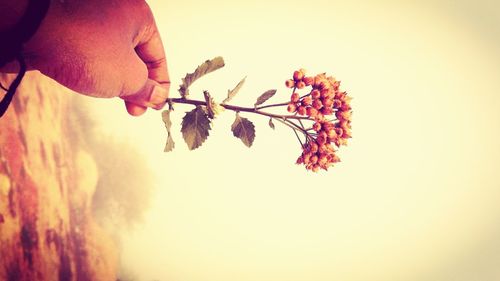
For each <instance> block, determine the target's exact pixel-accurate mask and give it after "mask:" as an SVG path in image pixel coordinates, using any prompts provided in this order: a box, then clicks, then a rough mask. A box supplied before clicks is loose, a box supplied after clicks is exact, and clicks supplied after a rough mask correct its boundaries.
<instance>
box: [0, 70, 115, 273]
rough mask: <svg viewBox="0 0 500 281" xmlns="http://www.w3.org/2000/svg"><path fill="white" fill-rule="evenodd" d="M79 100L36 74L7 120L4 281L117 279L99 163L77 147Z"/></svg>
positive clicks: (0, 224)
mask: <svg viewBox="0 0 500 281" xmlns="http://www.w3.org/2000/svg"><path fill="white" fill-rule="evenodd" d="M13 78H14V76H13V75H6V74H0V81H1V82H2V84H3V85H6V84H7V85H8V84H9V81H11V80H12V79H13ZM72 94H73V93H70V91H68V90H66V89H65V88H63V87H61V86H59V85H57V84H56V83H55V82H53V81H52V80H50V79H48V78H46V77H44V76H42V75H40V74H39V73H36V72H32V73H28V74H27V76H26V77H25V79H24V80H23V82H22V84H21V86H20V88H19V90H18V93H17V94H16V97H15V98H14V100H13V102H12V104H11V106H10V108H9V110H8V111H7V113H6V114H5V116H4V117H3V118H2V119H0V280H7V281H13V280H26V281H28V280H29V281H35V280H50V281H57V280H60V281H66V280H68V281H69V280H79V281H86V280H103V281H106V280H116V264H117V255H116V251H115V248H116V247H115V245H114V243H113V241H112V240H111V239H110V238H109V236H107V235H106V234H105V233H104V231H103V230H102V229H101V228H100V227H99V225H97V224H96V223H95V221H94V220H93V217H92V212H91V200H92V195H93V193H94V191H95V187H96V183H97V178H98V171H97V168H96V164H95V161H94V159H93V158H92V156H90V154H89V153H87V152H86V151H85V150H84V149H83V148H82V147H81V146H80V144H77V143H75V142H74V141H71V140H72V136H71V122H70V121H69V118H68V117H69V116H70V114H71V112H70V110H69V109H68V102H69V101H68V99H69V98H70V95H72ZM1 95H2V94H0V96H1Z"/></svg>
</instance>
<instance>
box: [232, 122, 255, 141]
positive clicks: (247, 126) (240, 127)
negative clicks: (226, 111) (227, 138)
mask: <svg viewBox="0 0 500 281" xmlns="http://www.w3.org/2000/svg"><path fill="white" fill-rule="evenodd" d="M231 131H233V135H234V136H235V137H237V138H239V139H241V141H242V142H243V143H244V144H245V145H246V146H248V147H251V146H252V144H253V141H254V139H255V126H254V125H253V123H252V122H250V121H249V120H248V119H246V118H243V117H240V115H239V114H236V120H234V123H233V125H232V126H231Z"/></svg>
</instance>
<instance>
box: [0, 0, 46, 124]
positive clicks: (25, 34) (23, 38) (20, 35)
mask: <svg viewBox="0 0 500 281" xmlns="http://www.w3.org/2000/svg"><path fill="white" fill-rule="evenodd" d="M49 7H50V0H28V7H27V8H26V12H25V13H24V15H23V16H22V17H21V19H20V20H19V22H18V23H17V24H16V25H15V26H14V27H12V28H11V29H9V30H6V31H0V38H2V41H3V43H2V44H0V67H2V66H4V65H6V64H7V63H9V62H11V61H13V60H17V61H18V62H19V66H20V70H19V74H18V75H17V77H16V79H14V81H13V82H12V84H11V85H10V87H9V89H8V91H7V93H6V94H5V96H4V97H3V99H2V101H1V102H0V118H1V117H2V116H3V115H4V113H5V111H7V108H8V107H9V104H10V102H11V101H12V98H13V97H14V94H15V93H16V91H17V87H18V86H19V84H20V83H21V80H22V79H23V77H24V74H25V73H26V63H25V61H24V58H23V56H22V49H23V45H24V43H26V42H27V41H28V40H29V39H30V38H31V37H33V35H34V34H35V32H36V31H37V30H38V27H39V26H40V24H41V23H42V21H43V19H44V18H45V15H46V14H47V12H48V10H49Z"/></svg>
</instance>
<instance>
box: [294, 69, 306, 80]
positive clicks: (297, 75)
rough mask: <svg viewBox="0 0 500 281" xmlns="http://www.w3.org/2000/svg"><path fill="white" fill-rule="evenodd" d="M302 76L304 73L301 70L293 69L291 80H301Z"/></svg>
mask: <svg viewBox="0 0 500 281" xmlns="http://www.w3.org/2000/svg"><path fill="white" fill-rule="evenodd" d="M302 78H304V73H302V72H301V71H294V72H293V80H295V81H296V82H298V81H301V80H302Z"/></svg>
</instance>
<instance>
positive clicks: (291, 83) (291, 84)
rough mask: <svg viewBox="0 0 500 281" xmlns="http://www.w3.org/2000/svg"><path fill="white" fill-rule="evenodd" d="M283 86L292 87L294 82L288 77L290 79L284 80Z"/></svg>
mask: <svg viewBox="0 0 500 281" xmlns="http://www.w3.org/2000/svg"><path fill="white" fill-rule="evenodd" d="M285 86H286V87H287V88H293V87H294V86H295V82H294V81H293V80H292V79H290V80H286V81H285Z"/></svg>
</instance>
